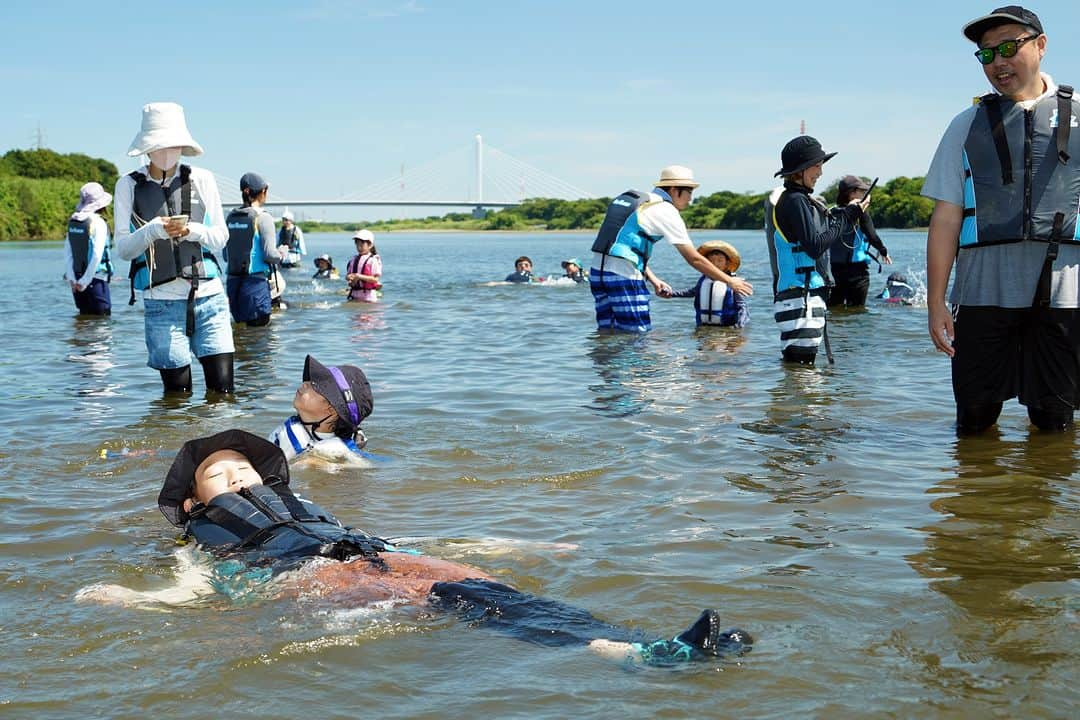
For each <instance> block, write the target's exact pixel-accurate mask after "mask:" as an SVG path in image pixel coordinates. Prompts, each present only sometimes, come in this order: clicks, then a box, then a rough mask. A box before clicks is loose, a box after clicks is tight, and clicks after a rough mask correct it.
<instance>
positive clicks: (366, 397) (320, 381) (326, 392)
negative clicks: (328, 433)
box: [304, 355, 375, 435]
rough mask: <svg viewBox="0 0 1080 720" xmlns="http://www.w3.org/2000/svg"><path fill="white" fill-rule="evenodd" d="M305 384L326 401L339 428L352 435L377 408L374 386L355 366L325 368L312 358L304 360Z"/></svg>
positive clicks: (330, 366) (325, 366)
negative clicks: (335, 416) (373, 396)
mask: <svg viewBox="0 0 1080 720" xmlns="http://www.w3.org/2000/svg"><path fill="white" fill-rule="evenodd" d="M304 380H305V381H306V382H310V383H311V386H312V387H313V388H315V392H317V393H319V394H320V395H322V396H323V397H324V398H326V401H327V402H329V403H330V405H331V407H333V408H334V412H336V413H337V415H338V421H339V423H340V425H339V427H341V426H343V427H344V428H345V429H347V430H348V431H349V435H352V434H353V433H355V432H356V431H357V429H358V428H359V427H360V423H361V422H363V420H364V418H366V417H367V416H368V415H370V414H371V411H372V410H373V409H374V408H375V401H374V399H373V398H372V397H371V385H370V383H368V379H367V376H366V375H364V371H363V370H361V369H360V368H358V367H356V366H354V365H329V366H327V365H323V364H322V363H320V362H319V361H318V360H316V359H315V358H313V357H311V356H310V355H308V356H307V358H305V359H304Z"/></svg>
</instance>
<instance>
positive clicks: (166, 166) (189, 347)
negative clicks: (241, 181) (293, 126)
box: [115, 102, 235, 393]
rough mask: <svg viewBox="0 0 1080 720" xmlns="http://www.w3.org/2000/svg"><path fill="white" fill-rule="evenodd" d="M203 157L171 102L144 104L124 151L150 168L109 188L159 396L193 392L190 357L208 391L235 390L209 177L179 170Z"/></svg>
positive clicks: (215, 199)
mask: <svg viewBox="0 0 1080 720" xmlns="http://www.w3.org/2000/svg"><path fill="white" fill-rule="evenodd" d="M202 152H203V149H202V146H200V145H199V144H198V143H197V142H195V140H194V138H192V137H191V133H190V132H188V129H187V122H186V121H185V120H184V109H183V108H182V107H180V106H179V105H177V104H176V103H169V102H159V103H149V104H147V105H144V106H143V109H142V127H141V128H140V130H139V132H138V134H136V135H135V139H134V140H132V142H131V147H130V148H128V155H130V156H132V157H136V156H140V155H146V156H147V157H148V158H149V162H148V163H147V164H146V165H143V166H142V167H140V168H139V169H138V170H135V171H133V172H131V173H128V174H127V175H124V176H122V177H121V178H120V179H119V180H118V181H117V183H116V208H115V209H116V213H115V217H116V224H115V235H116V252H117V255H119V256H120V257H121V258H123V259H124V260H130V261H131V269H130V271H129V273H128V277H129V278H130V279H131V283H132V291H131V300H130V303H131V304H134V302H135V290H141V291H143V307H144V311H145V312H144V327H145V332H146V349H147V352H148V354H149V359H148V360H147V364H148V365H149V366H150V367H152V368H154V369H156V370H158V371H159V372H160V373H161V381H162V383H163V384H164V386H165V392H167V393H168V392H190V391H191V386H192V382H191V356H192V355H194V356H195V357H197V358H198V359H199V362H200V364H202V366H203V374H204V376H205V378H206V387H207V388H208V389H210V390H214V391H217V392H221V393H231V392H232V391H233V352H234V350H235V347H234V345H233V336H232V324H231V322H230V317H229V302H228V300H227V299H226V296H225V288H224V286H223V285H222V282H221V274H222V272H221V268H220V266H219V265H218V260H217V258H216V257H215V253H220V252H221V251H222V249H223V248H224V247H225V243H226V242H227V241H228V239H229V230H228V228H227V227H226V224H225V216H224V214H223V213H222V210H221V196H220V194H219V193H218V187H217V183H216V182H215V181H214V176H213V174H212V173H210V172H208V171H206V170H202V169H200V168H193V167H190V166H188V165H181V164H180V157H181V156H188V157H195V156H198V155H201V154H202Z"/></svg>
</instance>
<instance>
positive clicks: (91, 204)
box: [75, 182, 112, 212]
mask: <svg viewBox="0 0 1080 720" xmlns="http://www.w3.org/2000/svg"><path fill="white" fill-rule="evenodd" d="M111 202H112V195H110V194H109V193H107V192H105V188H103V187H101V183H96V182H88V183H86V184H85V185H83V186H82V188H80V189H79V204H78V205H76V206H75V212H95V211H97V210H100V209H101V208H103V207H108V205H109V203H111Z"/></svg>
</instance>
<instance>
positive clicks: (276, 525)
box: [185, 482, 392, 570]
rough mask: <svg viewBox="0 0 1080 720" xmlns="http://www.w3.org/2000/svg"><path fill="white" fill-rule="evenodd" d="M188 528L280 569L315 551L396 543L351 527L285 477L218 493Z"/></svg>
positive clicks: (378, 548)
mask: <svg viewBox="0 0 1080 720" xmlns="http://www.w3.org/2000/svg"><path fill="white" fill-rule="evenodd" d="M185 531H186V533H187V534H188V535H189V536H191V537H193V538H194V539H195V540H196V541H197V542H198V543H199V544H200V545H201V546H203V547H204V549H206V550H209V551H210V552H212V553H214V554H216V555H220V556H227V557H233V558H240V559H242V560H244V561H245V562H248V563H252V564H260V565H271V566H273V567H274V569H275V570H284V569H288V568H290V567H294V566H295V565H297V564H298V563H299V562H301V561H303V560H305V559H307V558H312V557H327V558H332V559H334V560H348V559H350V558H354V557H368V558H375V557H376V556H377V555H378V554H379V553H380V552H385V551H387V550H391V549H392V546H391V545H390V544H389V543H387V542H386V541H384V540H382V539H380V538H377V537H374V536H372V535H368V534H367V533H364V532H361V531H360V530H354V529H352V528H348V527H345V526H344V525H342V524H341V523H340V522H339V521H338V519H337V518H335V517H334V516H333V515H331V514H330V513H329V512H327V511H326V510H323V509H322V508H321V507H319V506H318V505H316V504H315V503H312V502H309V501H307V500H303V499H301V498H299V497H297V496H296V495H294V494H293V492H292V491H291V490H290V489H289V487H288V485H286V484H284V483H281V482H274V483H272V484H271V485H255V486H253V487H249V488H244V489H242V490H240V491H239V492H236V493H222V494H221V495H218V496H217V497H215V498H214V499H213V500H211V501H210V502H209V503H208V504H207V505H205V506H202V505H200V506H198V507H196V508H194V509H193V510H192V511H191V513H190V514H189V519H188V521H187V524H186V525H185Z"/></svg>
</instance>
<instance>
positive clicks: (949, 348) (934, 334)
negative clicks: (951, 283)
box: [927, 303, 956, 357]
mask: <svg viewBox="0 0 1080 720" xmlns="http://www.w3.org/2000/svg"><path fill="white" fill-rule="evenodd" d="M927 324H928V325H929V327H930V339H931V340H933V341H934V347H936V348H937V349H938V350H940V351H941V352H943V353H945V354H946V355H948V356H949V357H952V356H953V355H955V354H956V350H954V349H953V338H955V337H956V333H955V331H954V330H953V317H952V313H951V312H950V311H949V307H948V306H947V305H946V304H945V303H933V304H931V305H930V306H929V307H928V308H927Z"/></svg>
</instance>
